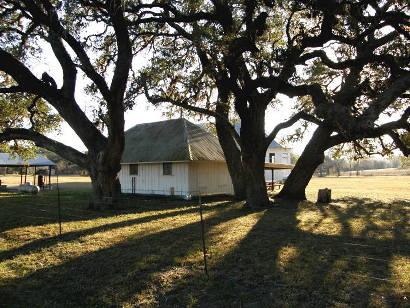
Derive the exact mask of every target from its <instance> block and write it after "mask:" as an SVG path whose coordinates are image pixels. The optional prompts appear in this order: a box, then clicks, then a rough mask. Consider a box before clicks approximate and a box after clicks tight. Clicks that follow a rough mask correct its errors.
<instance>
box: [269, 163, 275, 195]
mask: <svg viewBox="0 0 410 308" xmlns="http://www.w3.org/2000/svg"><path fill="white" fill-rule="evenodd" d="M270 170H271V171H272V190H275V186H273V168H272V169H270Z"/></svg>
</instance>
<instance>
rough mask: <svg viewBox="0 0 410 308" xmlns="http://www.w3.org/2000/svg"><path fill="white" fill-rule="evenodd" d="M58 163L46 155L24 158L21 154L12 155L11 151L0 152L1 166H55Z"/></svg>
mask: <svg viewBox="0 0 410 308" xmlns="http://www.w3.org/2000/svg"><path fill="white" fill-rule="evenodd" d="M55 165H56V164H55V163H54V162H52V161H51V160H49V159H47V158H46V157H45V156H43V155H41V154H38V155H37V157H35V158H33V159H28V160H24V158H22V157H20V156H19V155H14V156H12V155H11V154H9V153H0V166H3V167H19V166H55Z"/></svg>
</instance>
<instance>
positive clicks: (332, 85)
mask: <svg viewBox="0 0 410 308" xmlns="http://www.w3.org/2000/svg"><path fill="white" fill-rule="evenodd" d="M151 7H155V8H156V9H155V11H154V12H152V11H146V12H145V14H144V17H143V18H142V19H143V22H146V23H147V24H149V23H151V22H153V23H154V24H156V25H157V29H156V34H155V36H156V37H157V40H156V41H155V44H154V46H153V58H152V61H151V63H150V65H149V67H147V68H146V71H145V73H144V74H143V75H141V78H140V79H139V82H140V84H142V85H144V87H143V90H144V92H145V95H146V96H147V97H148V99H149V100H150V101H151V102H153V103H161V102H168V103H171V104H173V105H175V106H180V107H184V108H186V109H188V110H192V111H195V112H200V113H203V114H207V115H210V116H214V117H215V121H216V127H217V132H218V137H219V139H220V142H221V145H222V148H223V149H224V153H225V156H226V159H227V163H228V167H229V170H230V173H231V177H232V179H233V183H234V187H235V192H236V193H237V194H238V191H241V190H242V191H246V198H247V201H248V204H249V205H251V206H255V207H258V206H266V205H267V204H268V202H269V201H268V197H267V193H266V187H265V179H264V158H265V152H266V148H267V146H268V144H269V143H270V142H271V141H272V140H273V138H274V137H275V136H276V135H277V133H278V132H279V130H280V129H282V128H284V127H288V126H290V125H292V124H294V123H295V122H296V121H298V120H300V119H304V120H307V121H311V122H313V123H315V124H316V125H318V128H317V130H316V132H315V134H314V135H313V137H312V140H311V141H310V142H309V145H308V146H307V147H306V150H305V152H304V154H303V155H302V157H301V159H300V160H299V162H298V164H297V165H296V167H295V169H294V170H293V172H292V175H291V176H290V177H289V179H288V181H287V182H286V184H285V188H284V190H283V192H282V194H281V196H282V197H291V198H297V199H303V198H304V189H305V187H306V185H307V183H308V182H309V180H310V178H311V176H312V175H313V172H314V170H315V169H316V167H317V166H318V165H319V164H320V163H321V161H322V160H323V157H324V151H325V150H326V149H328V148H329V147H332V146H334V145H337V144H340V143H343V142H350V141H353V140H360V139H362V138H373V137H379V136H382V135H385V134H389V135H391V136H393V137H394V138H393V139H394V141H395V143H396V145H397V146H398V147H400V148H402V149H403V148H404V147H403V144H402V142H400V129H408V122H407V119H408V109H406V108H405V105H406V102H405V101H401V100H400V97H401V96H402V95H404V94H405V92H406V91H407V89H408V87H409V72H408V67H407V65H408V54H407V53H408V34H407V30H406V29H408V28H407V27H408V16H407V15H406V12H407V11H406V9H408V8H407V4H406V3H405V2H400V1H387V2H385V1H365V0H363V1H335V0H332V1H320V0H317V1H286V2H285V1H275V2H273V1H251V0H248V1H245V0H244V1H224V0H214V1H183V2H179V1H175V2H169V1H152V3H151V6H150V8H151ZM158 37H159V38H158ZM304 67H305V69H303V68H304ZM278 93H282V94H286V95H288V96H290V97H299V98H301V101H302V102H303V104H301V105H300V106H296V107H297V108H295V109H296V110H297V112H296V113H295V115H294V116H293V117H292V118H291V119H289V120H288V121H285V122H283V123H280V124H278V125H277V126H276V127H275V129H274V130H273V131H272V132H271V133H270V134H268V135H267V136H266V135H265V111H266V109H267V108H268V106H269V105H270V104H272V102H273V101H274V99H275V97H276V95H277V94H278ZM389 109H390V110H389ZM232 110H234V112H236V113H237V114H238V116H239V117H240V119H241V122H242V123H241V124H242V125H241V132H240V136H238V135H237V134H236V133H235V131H234V130H233V128H232V125H231V124H230V123H229V121H228V115H229V113H230V112H231V111H232ZM391 110H395V112H396V113H399V114H400V116H401V117H400V119H399V120H397V119H396V120H395V121H390V122H389V123H381V122H380V119H379V117H380V115H381V114H382V113H383V112H389V111H391ZM279 112H280V111H279ZM381 124H383V125H381ZM239 194H240V193H239Z"/></svg>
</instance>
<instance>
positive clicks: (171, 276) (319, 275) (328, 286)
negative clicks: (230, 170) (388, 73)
mask: <svg viewBox="0 0 410 308" xmlns="http://www.w3.org/2000/svg"><path fill="white" fill-rule="evenodd" d="M398 202H399V203H401V202H402V201H398ZM339 203H343V204H344V207H341V206H340V205H339ZM367 206H368V208H369V209H370V214H369V213H368V212H367V211H366V207H367ZM296 207H297V208H296ZM292 208H293V209H292ZM396 208H397V209H396ZM380 209H385V211H380ZM386 211H388V212H386ZM389 213H390V214H389ZM209 214H210V215H209V216H208V217H207V219H206V220H205V224H206V230H207V236H206V241H207V245H208V251H218V250H220V249H221V248H222V246H223V245H224V243H221V238H223V237H224V236H226V237H229V236H232V233H236V232H241V231H240V230H242V229H241V228H243V227H246V228H245V229H246V232H243V236H242V237H240V240H239V241H238V242H237V243H236V244H235V245H233V248H232V250H230V251H228V253H226V254H224V255H219V256H218V255H216V254H213V255H210V256H209V257H210V259H209V260H208V261H209V265H210V275H209V278H206V276H205V275H204V274H203V271H202V269H203V268H202V262H201V261H200V260H198V259H197V258H194V257H191V256H198V255H200V253H201V244H202V242H201V236H200V225H199V224H198V223H197V222H193V223H187V224H185V225H183V226H178V227H175V228H170V229H168V230H165V231H160V232H157V233H154V234H148V235H146V236H143V235H135V237H130V238H128V239H127V240H125V241H123V242H121V243H120V244H117V245H115V246H112V247H109V248H105V249H101V250H98V251H95V252H91V253H88V254H85V255H82V256H80V257H77V258H75V259H70V260H67V261H66V262H64V263H62V264H59V265H56V266H51V267H48V268H46V269H42V270H38V271H36V272H35V273H33V274H30V275H27V276H23V277H22V278H17V279H9V280H8V281H4V282H3V286H2V290H0V300H3V303H5V304H6V306H7V305H12V306H25V305H27V304H28V303H31V304H32V305H34V306H36V305H38V306H44V305H49V306H98V307H103V306H104V307H108V306H110V307H112V306H114V307H115V306H123V305H128V306H161V307H175V306H176V307H180V306H181V307H185V306H198V307H226V306H243V307H249V306H251V307H289V306H290V307H329V306H339V307H368V306H375V307H390V306H399V307H400V306H403V307H405V305H406V303H407V302H406V300H405V299H404V295H405V293H404V292H405V289H404V291H403V290H402V289H400V286H399V284H400V280H397V279H398V278H397V276H396V275H397V273H395V272H393V268H392V262H393V259H394V258H396V257H397V256H404V257H406V258H408V257H409V254H410V253H409V251H407V250H405V249H404V248H403V247H406V245H407V247H408V240H407V238H406V234H405V232H404V231H403V230H402V229H403V228H406V224H407V223H408V220H407V219H408V213H403V212H401V210H400V208H399V207H395V206H394V207H393V209H392V208H391V207H389V204H387V203H380V202H379V203H376V202H374V201H373V200H366V199H354V198H349V199H343V200H336V201H335V202H334V203H332V204H330V205H328V206H317V205H315V204H312V203H309V202H303V203H299V204H297V203H292V204H290V203H286V202H282V203H280V204H277V205H276V206H275V207H273V208H271V209H268V210H265V211H263V212H260V213H255V212H248V211H245V210H241V209H239V208H238V207H232V206H229V205H224V206H220V207H216V208H215V210H214V211H212V212H209ZM376 214H377V215H378V217H380V223H379V222H377V221H375V220H374V216H375V215H376ZM403 214H406V215H403ZM252 215H256V217H257V218H255V219H254V222H249V221H248V220H245V218H247V217H251V216H252ZM389 215H390V216H389ZM358 218H360V220H361V222H362V223H363V226H364V228H361V229H359V230H357V229H355V227H354V225H353V223H354V221H352V219H358ZM155 219H159V217H158V218H155ZM229 222H233V223H235V224H237V228H234V230H232V229H231V230H227V229H226V228H225V229H224V228H220V227H221V226H223V225H224V224H227V223H229ZM383 222H386V223H387V224H390V226H391V227H393V230H396V229H397V231H396V232H391V233H390V234H389V236H388V237H386V234H385V232H384V228H385V225H384V224H383ZM134 223H135V222H134ZM367 224H369V225H371V226H372V228H377V227H379V229H378V230H379V231H380V234H382V235H383V236H384V237H383V236H381V237H377V236H373V235H374V234H373V233H369V229H367V231H366V228H365V227H366V225H367ZM332 225H335V226H336V228H333V229H332V228H330V227H328V226H332ZM346 229H347V230H346ZM336 231H337V232H336ZM96 232H98V231H97V230H96ZM224 232H226V233H224ZM228 232H229V234H228Z"/></svg>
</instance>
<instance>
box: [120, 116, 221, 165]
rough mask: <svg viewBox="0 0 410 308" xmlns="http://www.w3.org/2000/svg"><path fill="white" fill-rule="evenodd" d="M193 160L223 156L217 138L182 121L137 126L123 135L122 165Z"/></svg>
mask: <svg viewBox="0 0 410 308" xmlns="http://www.w3.org/2000/svg"><path fill="white" fill-rule="evenodd" d="M193 160H211V161H225V157H224V154H223V151H222V148H221V146H220V144H219V141H218V138H216V137H215V136H214V135H212V134H211V133H209V132H207V131H205V130H204V129H202V128H200V127H198V126H197V125H195V124H193V123H191V122H189V121H187V120H185V119H175V120H168V121H161V122H153V123H146V124H139V125H135V126H134V127H132V128H130V129H129V130H127V131H126V132H125V148H124V152H123V155H122V158H121V163H123V164H129V163H138V162H172V161H193Z"/></svg>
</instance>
